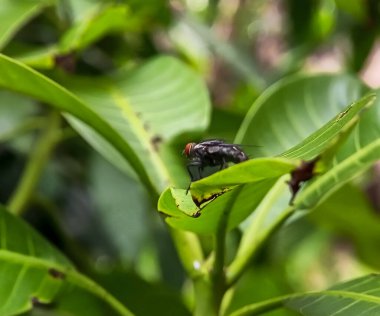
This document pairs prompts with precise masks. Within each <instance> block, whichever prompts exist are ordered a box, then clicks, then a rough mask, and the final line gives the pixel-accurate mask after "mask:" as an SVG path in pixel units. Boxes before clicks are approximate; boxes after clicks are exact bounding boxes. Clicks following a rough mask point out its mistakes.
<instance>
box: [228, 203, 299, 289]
mask: <svg viewBox="0 0 380 316" xmlns="http://www.w3.org/2000/svg"><path fill="white" fill-rule="evenodd" d="M295 210H296V209H295V207H294V206H289V207H287V208H286V209H285V210H284V211H283V212H282V213H281V215H280V216H279V217H278V219H277V221H276V222H274V223H273V224H272V225H271V226H269V227H268V228H267V229H266V230H265V232H264V233H263V234H262V235H261V236H260V237H259V238H255V240H254V241H253V240H252V243H251V245H250V246H249V247H246V248H245V249H244V251H239V252H238V254H237V256H236V258H235V260H234V261H233V262H232V263H231V265H230V266H229V268H228V270H227V275H226V277H227V285H228V286H232V285H233V284H234V283H235V282H236V281H237V280H238V279H239V278H240V276H241V275H242V274H243V272H244V271H245V269H246V268H247V266H248V265H249V264H250V262H251V260H252V259H253V257H254V256H255V255H256V253H257V251H258V250H259V249H260V248H261V247H262V246H263V244H264V243H265V242H266V241H267V240H268V239H269V237H271V236H272V235H273V233H274V232H275V231H276V230H277V229H278V228H279V227H281V225H282V224H283V223H284V222H285V221H286V220H287V219H288V218H289V217H290V216H291V215H292V214H293V213H294V212H295ZM247 238H248V239H249V236H248V237H247Z"/></svg>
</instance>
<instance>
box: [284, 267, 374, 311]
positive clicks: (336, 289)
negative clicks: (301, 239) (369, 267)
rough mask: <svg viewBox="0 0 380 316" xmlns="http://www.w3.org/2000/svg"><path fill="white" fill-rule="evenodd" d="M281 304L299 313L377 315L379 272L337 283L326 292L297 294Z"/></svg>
mask: <svg viewBox="0 0 380 316" xmlns="http://www.w3.org/2000/svg"><path fill="white" fill-rule="evenodd" d="M285 305H286V306H287V307H290V308H291V309H293V310H296V311H297V312H299V313H300V314H301V315H305V316H314V315H325V316H329V315H339V314H341V315H345V316H350V315H352V316H357V315H377V314H378V313H380V275H378V274H372V275H369V276H365V277H361V278H358V279H355V280H351V281H348V282H344V283H341V284H337V285H335V286H333V287H331V288H329V289H328V290H326V291H322V292H317V293H309V294H308V293H306V294H304V295H297V296H296V297H294V298H290V299H288V300H286V301H285Z"/></svg>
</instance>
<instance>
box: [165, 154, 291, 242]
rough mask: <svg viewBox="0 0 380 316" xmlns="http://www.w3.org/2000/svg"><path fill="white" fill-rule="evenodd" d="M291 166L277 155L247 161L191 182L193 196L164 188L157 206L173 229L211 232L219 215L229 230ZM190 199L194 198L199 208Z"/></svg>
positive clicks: (201, 232) (252, 209)
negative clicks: (226, 218) (223, 217)
mask: <svg viewBox="0 0 380 316" xmlns="http://www.w3.org/2000/svg"><path fill="white" fill-rule="evenodd" d="M295 165H296V162H292V161H287V160H285V159H279V158H262V159H253V160H249V161H246V162H243V163H240V164H237V165H234V166H232V167H230V168H227V169H225V170H222V171H220V172H218V173H216V174H214V175H211V176H210V177H207V178H204V179H202V180H200V181H196V182H194V183H193V184H192V188H191V194H193V196H191V194H190V192H189V193H188V194H186V191H185V190H178V189H177V190H173V189H167V190H166V191H165V192H164V193H163V194H162V195H161V197H160V200H159V202H158V209H159V210H160V211H161V212H163V213H165V214H166V215H168V217H167V218H166V221H167V222H168V224H170V225H172V226H173V227H175V228H179V229H185V230H190V231H193V232H196V233H200V234H212V233H214V232H215V231H216V229H217V227H218V223H219V221H220V219H221V217H222V216H228V225H227V226H228V229H232V228H234V227H236V226H237V225H238V224H239V223H241V222H242V221H243V220H244V219H245V218H246V217H247V216H248V215H249V214H250V213H251V212H252V211H254V210H255V208H256V207H257V205H258V204H259V203H260V201H261V200H262V199H263V197H264V196H265V195H266V194H267V192H268V190H269V189H270V188H271V187H272V186H273V184H274V183H275V182H276V181H277V179H278V178H279V177H281V176H282V175H284V174H286V173H288V172H289V171H290V170H292V169H293V168H294V167H295ZM233 188H234V189H233ZM237 189H238V190H239V192H237V193H236V192H235V190H237ZM193 199H195V200H196V199H198V202H199V205H201V208H200V209H199V208H198V209H197V207H196V206H195V204H194V202H193ZM198 202H197V204H198ZM226 207H228V208H229V209H228V213H227V214H226Z"/></svg>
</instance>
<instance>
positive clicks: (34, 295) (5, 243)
mask: <svg viewBox="0 0 380 316" xmlns="http://www.w3.org/2000/svg"><path fill="white" fill-rule="evenodd" d="M0 275H1V276H2V277H1V278H0V314H1V315H14V314H18V313H20V312H24V311H27V310H30V309H31V308H32V306H33V301H36V300H38V302H40V303H50V302H53V301H55V300H56V299H57V298H58V297H59V296H60V295H63V294H64V293H65V292H66V293H67V291H68V292H70V287H72V286H74V287H79V288H81V289H85V290H86V291H87V292H88V293H90V294H93V295H96V296H98V298H100V299H101V300H104V301H105V302H108V303H109V304H110V305H111V306H113V307H114V308H115V309H116V310H118V312H119V313H120V314H121V315H131V314H130V313H129V312H128V310H127V309H126V308H125V307H124V306H123V305H121V304H120V303H119V302H118V301H116V300H115V299H114V298H113V297H112V296H110V295H109V293H107V292H106V291H105V290H103V289H102V288H101V287H99V286H98V285H97V284H96V283H94V282H93V281H91V280H90V279H88V278H86V277H85V276H83V275H81V274H79V273H78V272H76V271H75V270H74V267H73V266H72V264H71V263H70V261H69V260H68V259H67V258H66V257H64V256H63V255H62V254H61V253H60V252H59V251H58V250H57V249H55V248H54V247H53V246H51V245H50V244H49V243H48V242H47V241H45V240H44V239H43V238H42V237H41V236H40V235H39V234H38V233H36V232H35V231H34V230H33V229H31V228H30V227H29V226H28V225H27V224H26V223H24V222H23V221H21V220H20V219H18V218H16V217H13V216H12V215H10V214H9V213H8V212H7V211H6V210H5V209H4V208H3V207H0Z"/></svg>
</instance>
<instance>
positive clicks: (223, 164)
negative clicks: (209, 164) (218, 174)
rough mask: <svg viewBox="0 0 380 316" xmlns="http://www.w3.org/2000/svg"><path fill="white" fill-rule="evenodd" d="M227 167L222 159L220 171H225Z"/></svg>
mask: <svg viewBox="0 0 380 316" xmlns="http://www.w3.org/2000/svg"><path fill="white" fill-rule="evenodd" d="M227 167H228V165H227V163H226V161H225V160H224V158H223V159H222V163H221V164H220V169H219V171H220V170H223V169H226V168H227Z"/></svg>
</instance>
